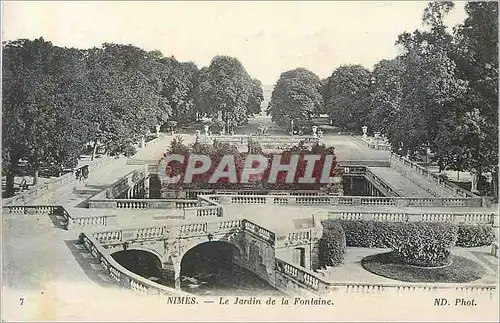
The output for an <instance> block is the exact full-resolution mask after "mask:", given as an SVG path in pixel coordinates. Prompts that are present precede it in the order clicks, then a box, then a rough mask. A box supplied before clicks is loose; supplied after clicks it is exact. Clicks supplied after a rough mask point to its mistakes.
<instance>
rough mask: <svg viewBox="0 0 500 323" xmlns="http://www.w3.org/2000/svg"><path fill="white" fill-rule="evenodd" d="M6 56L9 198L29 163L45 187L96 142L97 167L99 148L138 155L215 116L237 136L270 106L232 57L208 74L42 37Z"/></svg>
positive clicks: (7, 48)
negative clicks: (168, 132)
mask: <svg viewBox="0 0 500 323" xmlns="http://www.w3.org/2000/svg"><path fill="white" fill-rule="evenodd" d="M2 50H3V61H2V64H3V65H2V67H3V78H2V86H3V90H2V103H3V104H2V105H3V108H2V130H3V136H2V148H3V149H2V171H3V172H4V174H5V175H6V178H7V187H6V196H10V195H12V193H13V189H14V176H15V174H16V172H19V170H18V164H19V162H20V160H24V161H25V163H27V168H28V169H30V170H31V171H32V175H33V176H34V178H35V182H36V180H37V178H38V174H39V171H40V170H43V169H47V168H51V169H56V170H62V169H63V168H72V167H74V166H75V165H76V164H77V162H78V158H79V156H81V154H82V153H83V152H84V151H85V150H86V143H91V145H92V146H93V158H94V156H95V155H96V153H97V151H98V148H99V151H102V152H104V153H105V154H107V155H110V156H117V155H120V154H124V155H127V156H129V155H133V154H134V153H135V151H136V148H135V146H136V145H137V144H138V143H139V142H140V141H141V138H142V137H144V136H145V135H146V134H147V133H148V131H154V130H155V128H156V126H157V125H160V126H164V129H165V128H168V129H171V128H173V127H177V126H183V125H189V124H191V123H192V122H194V121H198V120H200V118H202V117H204V116H207V117H210V118H212V119H215V120H219V119H220V120H219V122H221V123H222V125H221V128H222V129H224V130H226V131H229V129H231V126H233V125H239V124H243V123H245V122H246V120H247V116H248V115H252V114H255V113H259V111H260V104H261V102H262V100H263V96H262V89H261V84H260V82H259V81H258V80H256V79H251V78H250V76H249V75H248V74H247V72H246V71H245V69H244V68H243V66H242V65H241V63H240V62H239V61H238V60H237V59H236V58H232V57H227V56H217V57H215V58H214V59H213V61H212V63H211V64H210V66H209V67H205V68H202V69H201V70H198V67H197V66H196V65H195V64H193V63H191V62H186V63H184V62H179V61H177V60H176V59H175V58H173V57H163V55H162V54H161V53H160V52H158V51H152V52H147V51H144V50H142V49H140V48H137V47H134V46H132V45H119V44H110V43H105V44H103V45H102V46H101V47H98V48H91V49H86V50H79V49H74V48H63V47H58V46H54V45H53V44H52V43H51V42H48V41H45V40H44V39H43V38H40V39H35V40H28V39H20V40H16V41H9V42H5V43H3V46H2ZM218 111H221V114H219V113H218ZM55 173H56V174H57V172H55Z"/></svg>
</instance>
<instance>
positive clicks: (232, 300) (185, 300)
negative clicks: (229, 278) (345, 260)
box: [166, 296, 334, 306]
mask: <svg viewBox="0 0 500 323" xmlns="http://www.w3.org/2000/svg"><path fill="white" fill-rule="evenodd" d="M166 301H167V304H185V305H192V304H198V300H197V298H196V297H175V296H171V297H167V299H166ZM203 302H204V303H212V304H218V305H320V306H321V305H323V306H324V305H334V303H333V301H332V300H330V299H324V298H321V297H317V298H314V297H311V298H301V297H294V298H285V297H281V298H273V297H254V296H251V297H240V296H234V297H222V296H221V297H219V298H218V299H216V300H210V301H206V300H205V301H203Z"/></svg>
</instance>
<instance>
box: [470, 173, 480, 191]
mask: <svg viewBox="0 0 500 323" xmlns="http://www.w3.org/2000/svg"><path fill="white" fill-rule="evenodd" d="M478 182H479V173H476V172H474V173H472V183H471V192H472V193H479V191H478V190H477V183H478Z"/></svg>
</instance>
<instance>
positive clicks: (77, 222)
mask: <svg viewBox="0 0 500 323" xmlns="http://www.w3.org/2000/svg"><path fill="white" fill-rule="evenodd" d="M114 217H116V215H96V216H78V217H75V216H73V217H70V221H69V224H68V229H69V228H70V227H71V228H73V227H75V226H76V227H79V228H80V227H92V226H107V225H108V220H109V219H110V218H114Z"/></svg>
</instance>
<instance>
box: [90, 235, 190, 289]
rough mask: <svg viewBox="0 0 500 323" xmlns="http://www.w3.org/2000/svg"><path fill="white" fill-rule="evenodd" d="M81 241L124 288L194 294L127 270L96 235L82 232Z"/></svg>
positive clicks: (110, 275)
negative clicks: (102, 244)
mask: <svg viewBox="0 0 500 323" xmlns="http://www.w3.org/2000/svg"><path fill="white" fill-rule="evenodd" d="M94 235H95V234H94ZM80 242H81V243H82V244H83V245H84V246H85V248H86V249H87V250H88V251H90V252H91V254H92V256H93V257H94V259H96V260H97V261H98V262H99V263H100V265H101V267H102V268H103V269H104V270H106V271H107V273H108V275H109V277H110V278H111V279H112V280H113V281H115V282H116V283H117V284H119V285H120V286H122V287H124V288H127V289H131V290H134V291H136V292H139V293H141V294H146V295H160V296H181V297H192V296H193V295H191V294H189V293H186V292H183V291H180V290H176V289H174V288H170V287H167V286H164V285H160V284H158V283H155V282H153V281H151V280H149V279H146V278H144V277H141V276H139V275H137V274H134V273H133V272H131V271H129V270H127V269H126V268H124V267H123V266H121V265H120V264H119V263H118V262H116V261H115V260H114V259H113V257H111V256H110V255H109V253H108V251H107V250H106V249H104V247H103V246H101V244H100V243H99V242H100V241H99V240H97V239H96V238H94V236H91V235H88V234H85V233H82V235H81V236H80Z"/></svg>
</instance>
